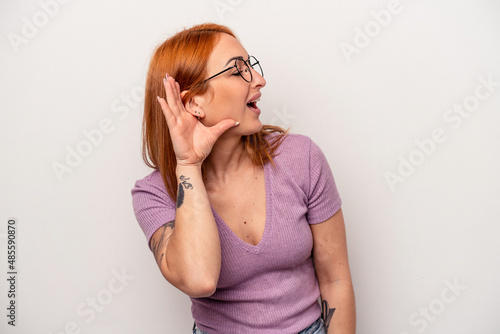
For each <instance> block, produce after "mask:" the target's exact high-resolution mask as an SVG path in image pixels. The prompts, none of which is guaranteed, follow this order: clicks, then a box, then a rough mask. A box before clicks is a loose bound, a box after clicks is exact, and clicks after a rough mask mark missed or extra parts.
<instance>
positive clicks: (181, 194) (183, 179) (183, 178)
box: [177, 175, 193, 208]
mask: <svg viewBox="0 0 500 334" xmlns="http://www.w3.org/2000/svg"><path fill="white" fill-rule="evenodd" d="M180 179H181V182H180V183H179V190H178V191H177V208H180V207H181V205H182V203H184V188H185V189H193V185H192V184H191V183H189V182H188V180H189V177H186V176H184V175H181V176H180Z"/></svg>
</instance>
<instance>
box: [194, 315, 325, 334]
mask: <svg viewBox="0 0 500 334" xmlns="http://www.w3.org/2000/svg"><path fill="white" fill-rule="evenodd" d="M193 334H210V333H208V332H205V331H202V330H201V329H199V328H197V327H196V323H195V324H194V325H193ZM297 334H326V330H325V327H324V326H323V320H321V318H318V320H316V321H315V322H313V323H312V324H311V325H310V326H309V327H307V328H306V329H303V330H301V331H300V332H298V333H297Z"/></svg>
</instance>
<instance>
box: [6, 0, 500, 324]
mask: <svg viewBox="0 0 500 334" xmlns="http://www.w3.org/2000/svg"><path fill="white" fill-rule="evenodd" d="M61 2H63V1H62V0H61ZM41 3H47V4H48V3H52V5H51V6H48V5H46V6H42V5H41ZM54 3H55V4H56V5H54ZM388 6H389V1H385V0H384V1H382V0H380V1H379V0H377V1H369V2H367V1H359V0H358V1H352V0H339V1H326V0H323V1H309V2H306V1H296V0H295V1H290V0H288V1H284V0H281V1H272V2H271V1H264V0H231V1H230V0H220V1H212V0H208V1H202V0H196V1H195V0H192V1H158V0H156V1H144V2H139V1H131V0H121V1H118V0H108V1H100V0H99V1H98V0H88V1H78V0H72V1H67V3H64V4H62V3H61V4H60V3H59V2H54V1H52V0H43V1H42V2H39V1H27V0H25V1H7V0H2V2H1V3H0V34H1V36H2V38H1V39H0V50H1V53H0V92H1V93H0V108H1V122H0V143H1V144H0V159H1V163H0V219H1V220H2V225H0V226H1V228H0V243H1V244H0V247H1V251H0V263H1V265H0V268H1V270H2V273H3V274H2V275H0V277H6V276H7V274H6V272H7V254H6V248H7V227H6V226H7V220H8V218H10V217H15V218H17V232H18V233H17V242H18V244H17V246H18V253H17V270H18V273H19V274H18V281H17V287H16V292H17V296H16V307H17V308H16V327H12V326H8V325H7V320H8V318H7V317H6V315H7V310H6V307H7V303H8V302H9V299H8V298H7V290H8V286H7V281H6V279H5V278H2V279H1V280H0V296H1V297H0V304H1V309H2V310H3V311H1V312H0V319H1V321H0V332H1V333H23V334H24V333H26V334H28V333H29V334H31V333H43V334H48V333H52V334H56V333H92V334H99V333H121V334H122V333H151V334H153V333H154V334H156V333H157V334H161V333H189V332H190V329H191V326H192V318H191V314H190V302H189V299H188V297H186V296H184V295H183V294H182V293H181V292H179V291H178V290H176V289H175V288H174V287H172V286H170V285H169V284H168V282H166V281H165V280H164V279H163V277H162V276H161V274H160V272H159V270H158V269H157V267H156V264H155V262H154V260H153V257H152V255H151V253H150V251H149V249H148V248H147V245H146V240H145V238H144V235H143V234H142V231H141V230H140V228H139V226H138V224H137V222H136V220H135V217H134V214H133V210H132V205H131V196H130V190H131V188H132V187H133V185H134V182H135V180H137V179H139V178H142V177H144V176H145V175H146V174H148V173H149V172H150V171H149V169H148V168H146V167H145V166H144V164H143V162H142V160H141V153H140V149H141V147H140V142H141V138H140V127H141V119H142V97H139V92H141V91H142V90H143V86H144V79H145V73H146V70H147V66H148V62H149V57H150V55H151V53H152V51H153V49H154V47H155V46H156V45H158V44H159V43H160V42H162V41H163V40H165V39H166V38H167V37H168V36H170V35H172V34H173V33H175V32H177V31H179V30H181V29H182V28H183V27H189V26H192V25H194V24H197V23H201V22H207V21H213V22H216V23H221V24H225V25H228V26H229V27H230V28H232V29H233V30H234V31H235V32H236V34H237V35H238V37H239V38H240V40H241V41H242V43H243V45H244V46H245V48H246V49H247V50H248V51H249V52H250V53H251V54H253V55H256V56H257V58H258V59H259V60H260V61H261V63H262V66H263V69H264V73H265V77H266V79H267V86H266V87H265V88H264V89H263V91H262V92H263V97H262V100H261V102H260V107H261V109H262V110H263V114H262V115H261V117H262V120H263V121H264V122H266V123H274V124H277V125H281V126H284V127H291V128H292V132H295V133H302V134H305V135H308V136H310V137H312V138H313V139H314V140H315V141H316V142H317V143H318V144H319V145H320V147H322V149H323V151H324V152H325V154H326V155H327V157H328V160H329V162H330V164H331V167H332V170H333V172H334V175H335V179H336V182H337V186H338V188H339V191H340V194H341V196H342V199H343V203H344V205H343V211H344V215H345V219H346V226H347V233H348V245H349V256H350V264H351V270H352V275H353V280H354V286H355V292H356V302H357V317H358V333H375V334H378V333H380V334H390V333H394V334H414V333H491V334H494V333H499V330H500V318H499V312H500V301H499V300H500V284H498V281H499V278H500V277H499V276H500V266H499V263H500V251H499V250H498V248H499V247H498V240H500V226H499V224H498V223H499V219H498V216H499V213H500V210H499V207H500V205H499V203H498V201H499V200H500V178H499V177H498V174H497V173H498V171H499V170H500V158H499V153H500V141H499V139H500V131H498V128H499V127H500V115H499V106H500V86H499V84H498V82H500V62H499V60H500V20H499V19H500V3H499V2H498V1H493V0H490V1H488V0H476V1H463V0H460V1H457V0H438V1H430V0H420V1H416V0H413V1H411V0H401V2H400V4H399V7H397V9H396V10H394V12H397V13H392V14H391V16H390V19H388V18H387V16H386V17H385V19H386V23H384V25H385V26H381V25H380V24H378V23H376V22H377V21H375V18H374V17H375V16H377V15H374V14H372V12H374V13H380V11H381V10H387V8H388ZM43 7H45V8H46V9H45V11H47V12H51V15H47V14H45V11H44V9H43ZM47 8H49V9H47ZM394 8H396V7H394ZM379 16H380V15H379ZM380 20H381V19H380ZM389 21H390V22H389ZM29 22H31V23H29ZM33 23H35V24H37V25H38V27H37V26H36V25H35V29H33V28H32V29H31V30H30V29H29V28H28V26H29V25H31V24H33ZM377 27H378V28H377ZM365 28H367V29H368V31H369V34H370V35H371V37H370V36H368V37H365V38H363V37H362V36H361V35H360V34H361V33H360V32H359V31H363V30H364V29H365ZM370 29H371V30H370ZM23 34H24V36H23ZM363 34H366V33H363ZM13 36H17V37H13ZM13 41H14V42H13ZM15 41H17V43H16V42H15ZM343 43H344V44H343ZM356 43H357V44H356ZM363 43H364V44H363ZM347 44H349V45H351V48H354V47H356V48H357V53H352V54H350V55H346V54H345V53H343V51H342V48H341V46H343V47H344V48H345V47H346V45H347ZM356 45H357V46H356ZM351 50H352V49H351ZM481 77H482V78H484V80H488V78H490V80H492V81H494V82H497V83H496V84H495V85H496V86H493V87H490V89H491V91H488V90H487V88H485V87H482V88H479V92H480V94H482V95H481V96H483V99H482V100H477V99H476V100H474V99H475V98H474V94H475V93H476V87H478V86H480V85H481V81H480V78H481ZM486 95H488V97H487V98H486V97H484V96H486ZM465 101H468V103H472V104H473V102H474V101H479V105H478V106H473V107H474V108H472V107H471V109H474V110H473V111H471V112H470V116H468V117H461V118H460V119H461V123H460V124H459V123H458V122H459V121H458V120H457V118H458V116H457V115H458V114H456V113H453V114H449V111H448V110H449V109H450V108H453V107H454V105H460V104H463V103H464V102H465ZM446 116H447V117H448V120H446V119H445V118H444V117H446ZM452 116H453V117H455V118H453V119H450V118H449V117H452ZM102 122H104V123H106V122H107V123H108V124H107V125H106V126H105V129H107V130H108V133H104V134H103V135H102V138H99V136H97V137H94V142H95V144H90V142H89V141H88V139H87V138H86V136H85V135H84V132H85V131H87V132H90V133H92V130H94V129H97V128H99V126H100V124H102ZM436 129H438V130H437V131H440V130H439V129H441V133H442V135H441V142H439V143H435V144H432V145H431V144H429V142H428V138H431V135H432V133H433V131H436ZM94 133H95V132H94ZM426 140H427V151H428V152H427V153H428V154H424V153H419V152H418V150H419V147H418V146H417V144H416V143H415V141H420V142H425V141H426ZM78 148H79V149H80V150H82V151H83V152H84V153H86V154H87V155H86V156H83V157H80V158H81V159H80V160H78V159H77V158H75V157H73V160H72V164H73V167H71V168H70V167H69V166H68V163H67V161H66V159H67V156H68V154H69V153H68V152H70V151H71V150H77V149H78ZM420 151H421V150H420ZM410 158H411V159H412V161H413V162H414V163H415V164H416V165H417V166H415V167H413V168H410V169H409V167H408V166H406V169H405V167H401V166H400V165H401V164H404V163H402V162H401V161H402V159H405V160H407V161H408V160H409V159H410ZM70 162H71V159H70ZM57 164H60V165H59V166H61V165H66V166H67V168H68V169H67V170H65V171H64V173H62V174H61V172H59V174H60V175H59V176H58V175H57V173H56V171H55V170H54V165H57ZM70 169H71V172H69V170H70ZM398 169H400V171H398ZM387 173H393V176H394V175H397V174H398V173H403V174H404V176H399V177H400V179H399V181H396V183H394V184H393V185H392V186H391V185H390V184H389V182H388V181H387V179H386V175H387ZM120 272H121V273H122V274H118V273H120ZM117 275H125V278H123V277H122V281H119V280H117V279H116V276H117ZM449 285H455V288H454V289H450V288H449ZM92 300H94V301H95V303H96V304H95V305H94V308H92V306H91V305H92Z"/></svg>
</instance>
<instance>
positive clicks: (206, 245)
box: [166, 166, 221, 290]
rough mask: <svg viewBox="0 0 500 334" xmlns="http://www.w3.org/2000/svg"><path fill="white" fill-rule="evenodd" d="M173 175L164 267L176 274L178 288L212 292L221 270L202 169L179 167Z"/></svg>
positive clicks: (217, 243) (217, 239)
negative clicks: (172, 207) (174, 190)
mask: <svg viewBox="0 0 500 334" xmlns="http://www.w3.org/2000/svg"><path fill="white" fill-rule="evenodd" d="M176 174H177V181H178V196H177V210H176V216H175V229H174V230H173V232H172V235H171V237H170V241H169V243H168V247H167V251H166V255H167V257H166V265H167V266H168V268H169V270H171V271H175V272H176V273H177V275H178V279H179V281H181V284H185V285H187V286H189V285H191V286H193V285H194V286H195V287H196V288H198V287H199V286H200V285H201V286H202V287H205V286H211V287H213V288H215V285H216V284H217V281H218V278H219V273H220V266H221V250H220V240H219V232H218V229H217V224H216V222H215V219H214V216H213V213H212V209H211V206H210V202H209V200H208V195H207V192H206V189H205V185H204V183H203V179H202V174H201V168H200V167H195V166H178V167H177V169H176ZM201 290H203V288H201ZM208 290H210V289H208Z"/></svg>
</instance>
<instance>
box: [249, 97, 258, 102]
mask: <svg viewBox="0 0 500 334" xmlns="http://www.w3.org/2000/svg"><path fill="white" fill-rule="evenodd" d="M259 101H260V97H259V98H258V99H257V100H253V101H250V102H249V103H255V102H259Z"/></svg>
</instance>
